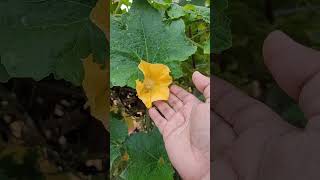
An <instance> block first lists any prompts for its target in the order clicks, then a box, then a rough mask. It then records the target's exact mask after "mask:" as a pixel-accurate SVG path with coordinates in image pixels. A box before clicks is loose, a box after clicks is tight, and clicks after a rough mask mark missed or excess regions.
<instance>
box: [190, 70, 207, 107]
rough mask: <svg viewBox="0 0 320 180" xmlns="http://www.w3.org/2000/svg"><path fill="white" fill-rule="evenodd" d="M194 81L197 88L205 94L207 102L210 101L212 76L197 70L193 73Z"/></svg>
mask: <svg viewBox="0 0 320 180" xmlns="http://www.w3.org/2000/svg"><path fill="white" fill-rule="evenodd" d="M192 81H193V84H194V85H195V86H196V88H197V89H198V90H199V91H200V92H201V93H202V94H203V95H204V97H205V98H206V102H210V78H209V77H206V76H204V75H203V74H201V73H199V72H198V71H196V72H194V73H193V75H192Z"/></svg>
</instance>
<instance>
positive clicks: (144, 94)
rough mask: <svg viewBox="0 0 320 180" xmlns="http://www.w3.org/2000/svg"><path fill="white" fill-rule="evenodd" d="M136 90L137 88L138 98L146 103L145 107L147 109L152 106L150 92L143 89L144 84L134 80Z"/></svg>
mask: <svg viewBox="0 0 320 180" xmlns="http://www.w3.org/2000/svg"><path fill="white" fill-rule="evenodd" d="M136 90H137V95H138V97H139V99H141V101H142V102H143V103H144V104H145V105H146V107H147V108H148V109H149V108H151V107H152V101H151V92H149V91H146V90H145V89H144V84H143V83H142V82H141V81H139V80H136Z"/></svg>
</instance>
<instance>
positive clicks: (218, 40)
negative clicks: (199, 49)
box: [211, 0, 232, 54]
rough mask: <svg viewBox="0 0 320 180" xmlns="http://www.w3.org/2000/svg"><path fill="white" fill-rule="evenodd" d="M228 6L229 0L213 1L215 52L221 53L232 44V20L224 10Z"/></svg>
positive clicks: (213, 49)
mask: <svg viewBox="0 0 320 180" xmlns="http://www.w3.org/2000/svg"><path fill="white" fill-rule="evenodd" d="M227 7H228V1H227V0H216V1H214V2H213V15H212V16H213V18H212V19H213V23H211V29H212V30H213V38H212V40H213V46H212V47H211V48H212V49H211V51H212V52H213V53H216V54H217V53H221V52H222V51H224V50H226V49H228V48H230V47H231V46H232V35H231V29H230V20H229V18H228V17H226V15H225V14H224V10H225V9H226V8H227Z"/></svg>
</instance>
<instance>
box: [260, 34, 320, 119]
mask: <svg viewBox="0 0 320 180" xmlns="http://www.w3.org/2000/svg"><path fill="white" fill-rule="evenodd" d="M263 55H264V61H265V64H266V65H267V67H268V68H269V70H270V71H271V73H272V75H273V77H274V78H275V80H276V81H277V83H278V84H279V86H280V87H281V88H282V89H283V90H284V91H286V93H287V94H288V95H290V96H291V97H292V98H294V99H295V100H296V101H299V104H300V106H301V108H302V110H303V111H304V113H305V114H306V116H307V117H308V118H309V119H312V118H313V117H316V116H317V115H320V108H319V107H320V52H318V51H315V50H313V49H311V48H307V47H304V46H302V45H300V44H298V43H296V42H295V41H293V40H292V39H291V38H289V37H288V36H287V35H285V34H284V33H282V32H280V31H275V32H273V33H271V34H270V35H269V36H268V38H267V39H266V40H265V42H264V47H263Z"/></svg>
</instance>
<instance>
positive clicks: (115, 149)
mask: <svg viewBox="0 0 320 180" xmlns="http://www.w3.org/2000/svg"><path fill="white" fill-rule="evenodd" d="M127 136H128V127H127V126H126V124H125V123H124V122H123V120H122V118H121V117H119V116H117V115H115V114H113V113H111V114H110V142H111V146H110V167H112V165H113V162H114V161H115V160H116V159H117V158H118V157H120V156H121V151H120V150H121V146H122V143H123V142H124V141H125V139H126V137H127Z"/></svg>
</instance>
